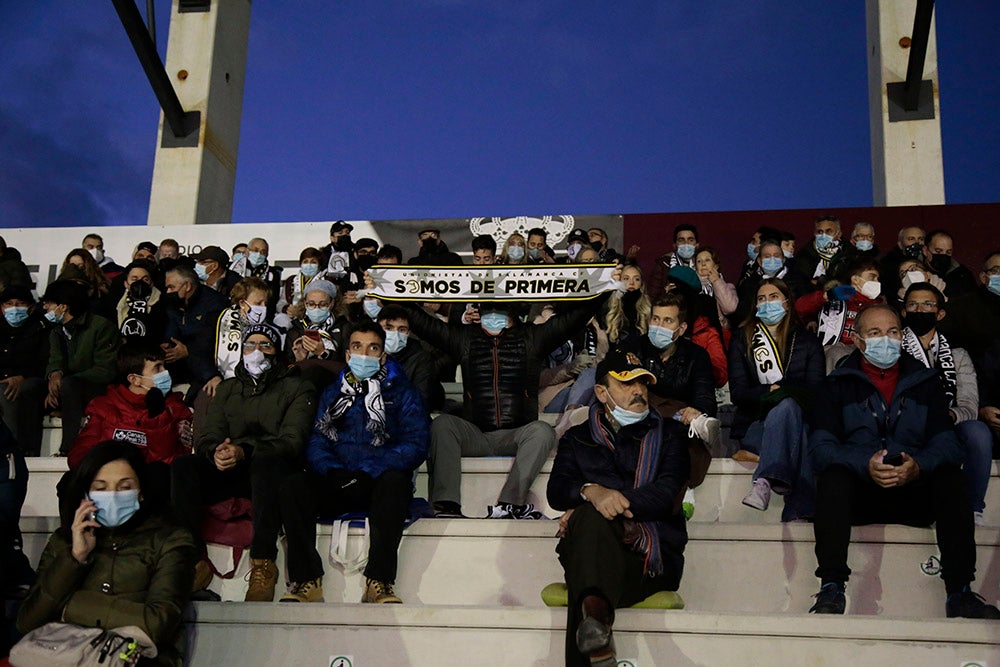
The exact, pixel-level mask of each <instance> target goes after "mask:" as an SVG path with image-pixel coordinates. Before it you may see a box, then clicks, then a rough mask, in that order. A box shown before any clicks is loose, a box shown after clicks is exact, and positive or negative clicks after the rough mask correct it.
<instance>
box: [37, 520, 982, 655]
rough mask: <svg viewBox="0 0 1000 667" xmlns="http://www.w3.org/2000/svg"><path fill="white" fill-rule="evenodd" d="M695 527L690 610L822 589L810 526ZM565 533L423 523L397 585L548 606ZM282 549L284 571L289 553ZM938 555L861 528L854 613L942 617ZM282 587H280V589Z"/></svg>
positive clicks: (335, 586)
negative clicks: (547, 591)
mask: <svg viewBox="0 0 1000 667" xmlns="http://www.w3.org/2000/svg"><path fill="white" fill-rule="evenodd" d="M52 527H53V524H52V520H48V519H31V520H25V521H22V529H23V530H24V531H25V550H26V553H27V554H28V555H29V557H30V558H31V559H32V560H33V561H37V558H38V557H39V555H40V554H41V550H42V548H43V547H44V544H45V540H46V539H47V537H48V532H49V531H50V530H51V529H52ZM688 528H689V536H690V542H689V544H688V547H687V550H686V552H685V555H686V566H685V572H684V577H683V580H682V582H681V587H680V591H679V592H680V593H681V595H682V596H683V597H684V600H685V602H686V603H687V608H688V609H690V610H694V611H711V612H745V613H753V612H762V613H778V612H786V611H792V612H796V611H805V610H808V608H809V607H810V606H811V605H812V599H811V596H812V595H813V594H815V593H816V591H817V590H818V588H819V582H818V581H817V579H816V577H815V576H814V574H813V572H814V570H815V568H816V559H815V556H814V554H813V548H814V542H813V532H812V526H810V525H808V524H783V525H740V524H727V523H702V524H698V523H691V524H689V526H688ZM556 530H557V524H556V522H554V521H509V520H506V521H505V520H499V521H498V520H485V519H464V520H463V519H421V520H420V521H417V522H416V523H415V524H413V525H412V526H410V527H409V528H408V529H407V530H406V533H405V534H404V536H403V540H402V543H401V545H400V558H399V562H400V569H399V575H398V577H397V586H396V588H397V591H398V593H399V594H400V596H401V597H402V598H403V600H404V601H406V602H407V603H412V604H426V605H472V606H501V607H540V606H543V605H542V602H541V598H540V592H541V590H542V588H543V587H544V586H545V585H546V584H549V583H551V582H554V581H561V580H562V569H561V567H560V565H559V563H558V561H557V558H556V554H555V546H556V542H557V540H556V538H555V533H556ZM976 537H977V542H978V544H979V545H980V546H979V548H978V551H977V553H978V582H977V584H976V590H978V591H981V592H982V593H983V594H984V596H986V597H987V598H988V599H989V601H990V602H991V603H995V601H996V598H997V594H998V591H1000V549H998V548H997V545H998V544H1000V529H997V528H980V529H979V530H978V531H977V536H976ZM330 542H331V530H330V527H329V526H320V530H319V535H318V539H317V543H318V548H319V550H320V553H321V554H322V555H323V557H324V563H327V564H326V565H325V569H326V574H325V576H324V580H323V586H324V592H325V597H326V600H327V601H328V602H356V601H358V600H360V599H361V590H362V585H363V578H362V576H361V575H360V574H357V573H355V574H346V575H345V574H344V572H343V571H342V570H341V569H340V568H339V567H336V566H332V565H329V561H328V559H327V554H328V553H329V549H330ZM361 543H362V531H361V529H353V530H352V531H351V533H350V538H349V540H348V550H349V553H351V554H354V553H357V552H358V551H359V550H360V549H361V548H362V547H361ZM211 549H212V557H213V559H214V560H215V562H216V563H220V562H223V561H225V560H226V559H227V558H228V557H229V556H230V555H231V550H230V549H228V548H224V547H212V548H211ZM279 551H280V555H279V559H278V560H279V567H280V568H282V571H284V570H283V567H284V565H283V563H284V550H283V549H281V550H279ZM938 555H939V553H938V549H937V546H936V544H935V541H934V532H933V530H931V529H922V528H909V527H905V526H860V527H857V528H855V529H854V534H853V542H852V545H851V549H850V556H849V560H848V563H849V565H850V566H851V568H852V570H853V575H852V579H851V582H850V585H849V586H848V610H849V612H850V613H851V614H860V615H893V616H905V617H919V618H928V619H933V618H941V617H943V616H944V585H943V583H942V582H941V581H940V580H939V578H938V577H936V576H935V575H936V573H937V570H936V568H937V567H938V563H937V557H938ZM243 561H244V562H242V563H241V564H240V565H239V567H238V568H237V572H236V576H235V577H234V578H233V579H229V580H225V581H223V580H220V579H218V578H217V579H216V580H215V582H214V584H213V590H216V592H218V593H220V595H222V597H223V599H224V600H242V599H243V595H244V594H245V592H246V583H245V582H244V580H243V577H244V575H245V574H246V573H247V572H248V570H249V562H248V559H247V558H244V559H243ZM220 569H228V568H220ZM285 580H286V578H285V577H284V576H283V577H282V578H281V579H280V581H281V582H284V581H285ZM282 590H283V588H282V586H280V585H279V594H280V592H282ZM998 627H1000V626H998ZM998 636H1000V635H998Z"/></svg>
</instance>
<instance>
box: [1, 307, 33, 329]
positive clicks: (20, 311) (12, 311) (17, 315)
mask: <svg viewBox="0 0 1000 667" xmlns="http://www.w3.org/2000/svg"><path fill="white" fill-rule="evenodd" d="M3 317H4V319H5V320H7V324H9V325H11V326H12V327H19V326H21V325H22V324H24V321H25V320H26V319H28V309H27V308H25V307H24V306H11V307H10V308H7V309H5V310H4V311H3Z"/></svg>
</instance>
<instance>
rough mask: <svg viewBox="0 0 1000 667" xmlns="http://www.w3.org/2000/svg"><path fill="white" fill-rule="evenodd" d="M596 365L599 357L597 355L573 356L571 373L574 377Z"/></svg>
mask: <svg viewBox="0 0 1000 667" xmlns="http://www.w3.org/2000/svg"><path fill="white" fill-rule="evenodd" d="M596 365H597V357H595V356H594V355H592V354H578V355H576V356H575V357H574V358H573V364H572V366H570V369H569V373H570V375H572V376H573V377H576V376H578V375H579V374H580V373H582V372H583V371H585V370H586V369H588V368H590V367H591V366H596Z"/></svg>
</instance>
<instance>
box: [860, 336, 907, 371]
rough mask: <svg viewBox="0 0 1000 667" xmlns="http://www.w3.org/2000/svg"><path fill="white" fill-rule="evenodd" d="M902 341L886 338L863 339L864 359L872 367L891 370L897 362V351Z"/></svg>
mask: <svg viewBox="0 0 1000 667" xmlns="http://www.w3.org/2000/svg"><path fill="white" fill-rule="evenodd" d="M902 346H903V341H901V340H899V339H898V338H889V337H888V336H875V337H873V338H865V351H864V355H865V359H867V360H868V363H870V364H871V365H873V366H878V367H879V368H882V369H885V368H891V367H892V366H894V365H895V364H896V362H897V361H899V351H900V348H902Z"/></svg>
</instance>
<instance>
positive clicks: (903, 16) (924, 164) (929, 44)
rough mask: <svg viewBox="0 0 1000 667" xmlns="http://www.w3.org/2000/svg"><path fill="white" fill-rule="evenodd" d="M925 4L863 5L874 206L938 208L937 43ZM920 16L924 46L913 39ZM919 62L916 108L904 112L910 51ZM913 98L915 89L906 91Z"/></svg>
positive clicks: (929, 5) (941, 197)
mask: <svg viewBox="0 0 1000 667" xmlns="http://www.w3.org/2000/svg"><path fill="white" fill-rule="evenodd" d="M932 12H933V2H932V1H931V0H866V14H867V35H868V99H869V113H870V122H871V150H872V199H873V203H874V205H875V206H914V205H930V204H944V203H945V194H944V159H943V155H942V149H941V106H940V98H939V94H938V90H939V89H938V67H937V38H936V36H935V33H936V28H935V23H934V18H933V13H932ZM921 15H922V16H924V17H925V18H926V19H927V23H925V24H924V25H925V27H926V26H927V25H929V33H928V34H927V39H926V43H925V44H924V43H923V42H922V41H921V40H920V36H919V35H914V34H913V33H914V32H915V30H914V28H915V27H917V26H916V24H917V23H920V21H915V17H918V18H919V17H920V16H921ZM923 46H926V55H925V57H924V58H923V59H921V64H922V71H921V72H917V73H916V74H917V76H916V83H918V84H921V85H920V88H919V96H918V97H917V98H915V99H918V100H919V105H918V106H917V107H916V108H913V109H907V108H905V106H906V105H905V104H904V101H903V100H904V90H903V87H904V82H905V81H906V79H907V66H908V61H909V59H910V49H911V48H917V47H923ZM910 90H911V91H912V92H913V93H914V95H916V92H917V91H916V90H914V89H913V88H911V89H910Z"/></svg>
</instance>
